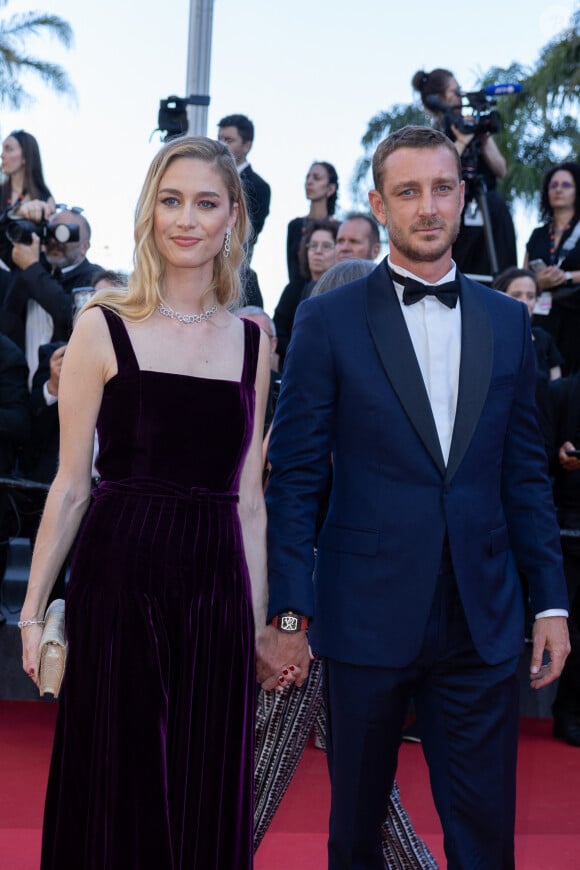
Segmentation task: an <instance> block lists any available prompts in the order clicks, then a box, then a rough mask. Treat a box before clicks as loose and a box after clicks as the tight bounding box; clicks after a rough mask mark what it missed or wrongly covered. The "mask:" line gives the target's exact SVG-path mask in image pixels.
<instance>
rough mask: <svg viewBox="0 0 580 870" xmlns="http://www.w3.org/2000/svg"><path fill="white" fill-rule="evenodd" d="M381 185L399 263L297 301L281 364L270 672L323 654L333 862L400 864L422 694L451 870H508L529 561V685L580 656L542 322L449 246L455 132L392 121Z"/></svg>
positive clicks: (392, 256) (369, 869)
mask: <svg viewBox="0 0 580 870" xmlns="http://www.w3.org/2000/svg"><path fill="white" fill-rule="evenodd" d="M373 176H374V180H375V190H373V191H371V193H370V194H369V199H370V204H371V207H372V210H373V213H374V215H375V217H376V218H377V220H378V221H379V223H380V224H381V225H384V226H386V228H387V230H388V236H389V246H390V250H389V256H388V257H387V258H385V260H384V261H383V262H382V263H381V264H380V265H379V266H377V268H376V269H375V270H374V271H372V272H371V273H370V275H368V277H366V278H362V279H360V280H358V281H355V282H353V283H351V284H347V285H345V286H342V287H338V288H337V289H335V290H331V291H329V292H328V293H323V294H322V295H319V296H316V297H314V298H311V299H308V300H306V301H305V302H303V303H302V304H301V305H300V307H299V309H298V313H297V316H296V321H295V324H294V328H293V333H292V341H291V343H290V348H289V352H288V357H287V361H286V364H285V367H284V378H283V380H282V387H281V392H280V398H279V401H278V406H277V409H276V417H275V421H274V428H273V433H272V438H271V442H270V450H269V458H270V462H271V465H272V471H271V476H270V479H269V483H268V489H267V491H266V502H267V505H268V572H269V580H270V582H269V601H268V606H269V618H270V620H271V624H270V625H268V626H267V627H266V628H265V629H263V630H262V631H260V633H259V636H258V638H257V649H258V662H259V669H258V676H259V680H260V682H261V683H262V685H263V687H264V688H266V689H271V688H274V687H275V686H276V685H279V681H280V679H283V674H284V671H285V670H287V669H288V668H290V666H292V665H294V666H298V667H299V668H300V672H299V675H298V679H297V680H296V683H297V685H300V684H301V683H302V681H303V679H304V678H305V675H306V673H307V671H308V664H309V643H310V645H311V646H312V649H313V651H314V652H315V653H318V654H319V655H322V656H324V657H325V678H326V699H327V710H328V714H327V715H328V725H327V746H328V758H329V768H330V777H331V789H332V805H331V818H330V836H329V846H328V849H329V868H330V870H353V868H355V867H356V868H357V870H363V868H364V870H380V868H382V867H383V858H382V852H381V843H380V825H381V821H382V819H383V816H384V813H385V810H386V805H385V804H386V796H387V795H388V794H389V791H390V788H391V784H392V782H393V777H394V774H395V770H396V767H397V756H398V749H399V743H400V738H401V731H402V728H403V724H404V721H405V717H406V712H407V708H408V704H409V700H410V698H411V696H414V698H415V707H416V711H417V716H418V719H419V722H420V723H422V722H425V723H428V726H429V727H428V728H426V729H424V730H423V750H424V753H425V757H426V759H427V762H428V764H429V769H430V777H431V785H432V789H433V796H434V799H435V803H436V806H437V810H438V812H439V815H440V818H441V822H442V827H443V831H444V845H445V852H446V855H447V860H448V867H449V868H450V870H467V868H469V870H471V868H475V867H477V868H479V870H513V867H514V823H515V787H516V754H517V737H518V714H519V705H518V686H519V681H518V676H517V665H518V660H519V657H520V654H521V652H522V649H523V641H524V608H523V600H522V594H521V586H520V579H519V575H518V571H517V567H516V565H517V566H519V567H520V568H521V570H523V571H524V573H525V574H526V576H527V578H528V583H529V590H530V599H531V602H532V607H533V613H534V616H535V622H534V627H533V652H532V657H531V663H530V681H531V685H532V686H533V687H534V688H541V687H542V686H545V685H547V684H548V683H551V682H552V681H553V680H555V679H556V678H557V677H558V676H559V675H560V673H561V671H562V667H563V665H564V661H565V659H566V655H567V653H568V651H569V648H570V647H569V641H568V632H567V627H566V616H567V608H568V596H567V592H566V584H565V580H564V576H563V571H562V557H561V551H560V543H559V531H558V526H557V523H556V519H555V516H554V508H553V500H552V493H551V487H550V481H549V478H548V475H547V468H546V456H545V451H544V446H543V443H542V439H541V436H540V432H539V429H538V423H537V414H536V408H535V393H534V386H535V359H534V351H533V345H532V340H531V331H530V323H529V316H528V313H527V311H526V309H525V307H524V306H523V305H521V304H520V303H517V302H516V301H515V300H513V299H510V298H509V297H506V296H505V294H502V293H496V292H494V291H491V290H489V289H488V288H486V287H483V286H482V285H480V284H477V283H475V282H474V281H471V280H469V279H468V278H466V277H465V276H464V275H462V274H460V273H459V272H458V271H457V269H456V266H455V263H454V262H453V260H452V259H451V246H452V244H453V241H454V239H455V238H456V236H457V233H458V230H459V225H460V216H461V209H462V207H463V202H464V182H463V181H462V177H461V165H460V162H459V159H458V156H457V151H456V150H455V148H454V147H453V145H452V143H451V142H450V140H449V139H448V138H447V137H446V136H444V135H443V134H442V133H439V132H438V131H436V130H433V129H431V128H429V127H404V128H403V129H401V130H397V131H396V132H395V133H392V134H391V135H390V136H389V137H387V139H385V140H384V141H383V142H381V143H380V144H379V146H378V148H377V151H376V153H375V156H374V160H373ZM330 457H332V463H333V466H332V468H333V475H332V487H331V491H330V498H329V504H328V511H327V513H326V516H325V520H324V523H323V526H322V528H321V530H320V533H319V534H318V537H316V520H317V516H318V512H319V508H320V505H321V503H322V501H323V499H324V497H325V495H326V489H327V482H328V467H329V459H330ZM315 541H316V545H317V552H316V563H315V560H314V545H315ZM313 571H314V582H313ZM306 630H308V637H307V636H306ZM544 653H546V654H547V655H546V662H545V663H543V655H544Z"/></svg>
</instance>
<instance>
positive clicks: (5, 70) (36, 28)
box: [0, 0, 74, 109]
mask: <svg viewBox="0 0 580 870" xmlns="http://www.w3.org/2000/svg"><path fill="white" fill-rule="evenodd" d="M7 3H8V0H0V9H1V8H3V7H5V6H6V5H7ZM46 33H48V34H49V35H50V36H53V37H55V38H56V39H58V41H59V42H61V43H62V45H64V47H65V48H70V46H71V45H72V41H73V32H72V28H71V26H70V24H68V22H66V21H64V20H63V19H62V18H59V17H58V16H57V15H51V14H49V13H41V12H25V13H23V14H21V15H12V16H10V17H9V18H7V19H5V20H0V103H2V104H3V105H4V106H6V107H7V108H10V109H19V108H21V107H22V106H23V105H24V104H25V103H27V102H31V101H32V99H33V97H32V95H31V94H30V93H29V92H28V91H27V90H26V89H25V88H24V86H23V85H22V83H21V81H20V79H21V76H22V75H23V74H26V73H27V72H32V73H34V74H35V75H37V76H38V77H39V78H40V79H41V80H42V81H43V82H44V84H45V85H47V86H48V87H50V88H52V89H53V90H54V91H56V92H57V93H61V94H67V95H69V96H73V95H74V89H73V86H72V84H71V82H70V80H69V78H68V76H67V74H66V72H65V71H64V69H63V68H62V67H61V66H58V64H54V63H49V62H48V61H45V60H40V59H39V58H36V57H30V56H29V55H28V54H27V53H26V51H25V42H26V40H27V38H28V37H30V36H38V35H40V34H42V35H44V34H46Z"/></svg>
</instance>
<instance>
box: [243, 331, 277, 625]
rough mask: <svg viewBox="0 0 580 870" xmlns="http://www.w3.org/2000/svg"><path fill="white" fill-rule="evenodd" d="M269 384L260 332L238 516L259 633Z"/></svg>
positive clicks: (263, 595) (262, 616) (262, 621)
mask: <svg viewBox="0 0 580 870" xmlns="http://www.w3.org/2000/svg"><path fill="white" fill-rule="evenodd" d="M269 388H270V342H269V340H268V337H267V336H266V335H265V334H264V333H260V352H259V357H258V369H257V372H256V407H255V413H254V429H253V434H252V441H251V443H250V447H249V449H248V453H247V455H246V458H245V461H244V466H243V468H242V474H241V479H240V501H239V508H238V510H239V516H240V523H241V526H242V536H243V540H244V551H245V554H246V562H247V564H248V570H249V573H250V582H251V585H252V603H253V608H254V620H255V624H256V635H259V634H260V632H261V631H262V630H263V628H264V627H265V625H266V612H267V599H268V592H267V589H268V586H267V571H266V506H265V504H264V495H263V491H262V469H263V462H262V436H263V432H264V415H265V413H266V402H267V399H268V390H269Z"/></svg>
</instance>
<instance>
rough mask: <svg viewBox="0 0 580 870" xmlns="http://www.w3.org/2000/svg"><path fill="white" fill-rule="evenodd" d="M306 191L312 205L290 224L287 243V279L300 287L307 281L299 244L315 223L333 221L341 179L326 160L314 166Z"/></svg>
mask: <svg viewBox="0 0 580 870" xmlns="http://www.w3.org/2000/svg"><path fill="white" fill-rule="evenodd" d="M305 189H306V199H307V200H309V202H310V208H309V209H308V214H307V215H306V216H305V217H298V218H294V220H291V221H290V223H289V224H288V236H287V240H286V259H287V262H288V279H289V281H290V283H297V284H298V283H300V282H302V284H304V280H305V279H304V276H303V275H302V270H301V268H300V262H299V250H300V243H301V241H302V237H303V236H304V233H305V232H306V230H307V229H308V226H309V224H310V223H311V222H312V221H320V220H325V219H327V218H329V217H332V215H333V214H334V212H335V210H336V200H337V197H338V175H337V172H336V169H335V168H334V166H333V165H332V163H326V161H324V160H321V161H316V162H315V163H313V164H312V166H311V167H310V169H309V170H308V174H307V176H306V183H305Z"/></svg>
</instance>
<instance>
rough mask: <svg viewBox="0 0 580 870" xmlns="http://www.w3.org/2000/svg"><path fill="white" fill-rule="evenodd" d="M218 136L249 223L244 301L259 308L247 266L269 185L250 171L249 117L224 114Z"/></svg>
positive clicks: (260, 302)
mask: <svg viewBox="0 0 580 870" xmlns="http://www.w3.org/2000/svg"><path fill="white" fill-rule="evenodd" d="M218 138H219V141H220V142H223V143H224V145H227V147H228V148H229V150H230V153H231V155H232V157H233V158H234V160H235V161H236V166H237V168H238V172H239V174H240V178H241V181H242V186H243V188H244V193H245V195H246V204H247V206H248V213H249V216H250V221H251V224H252V235H251V237H250V240H249V242H248V245H247V249H246V264H247V268H245V269H244V273H243V275H242V281H243V285H244V294H245V298H246V302H247V304H248V305H257V306H259V307H260V308H262V307H263V304H264V303H263V299H262V294H261V292H260V287H259V284H258V278H257V275H256V273H255V272H254V270H253V269H250V268H249V267H250V263H251V262H252V255H253V253H254V246H255V244H256V242H257V241H258V236H259V235H260V233H261V232H262V229H263V228H264V223H265V221H266V218H267V217H268V213H269V211H270V195H271V191H270V185H269V184H268V183H267V182H266V181H264V179H263V178H262V177H261V176H260V175H258V173H257V172H254V170H253V169H252V167H251V165H250V164H249V163H248V154H249V152H250V149H251V147H252V145H253V144H254V125H253V123H252V122H251V121H250V119H249V118H247V117H246V116H245V115H226V117H225V118H222V119H221V121H220V122H219V124H218Z"/></svg>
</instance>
